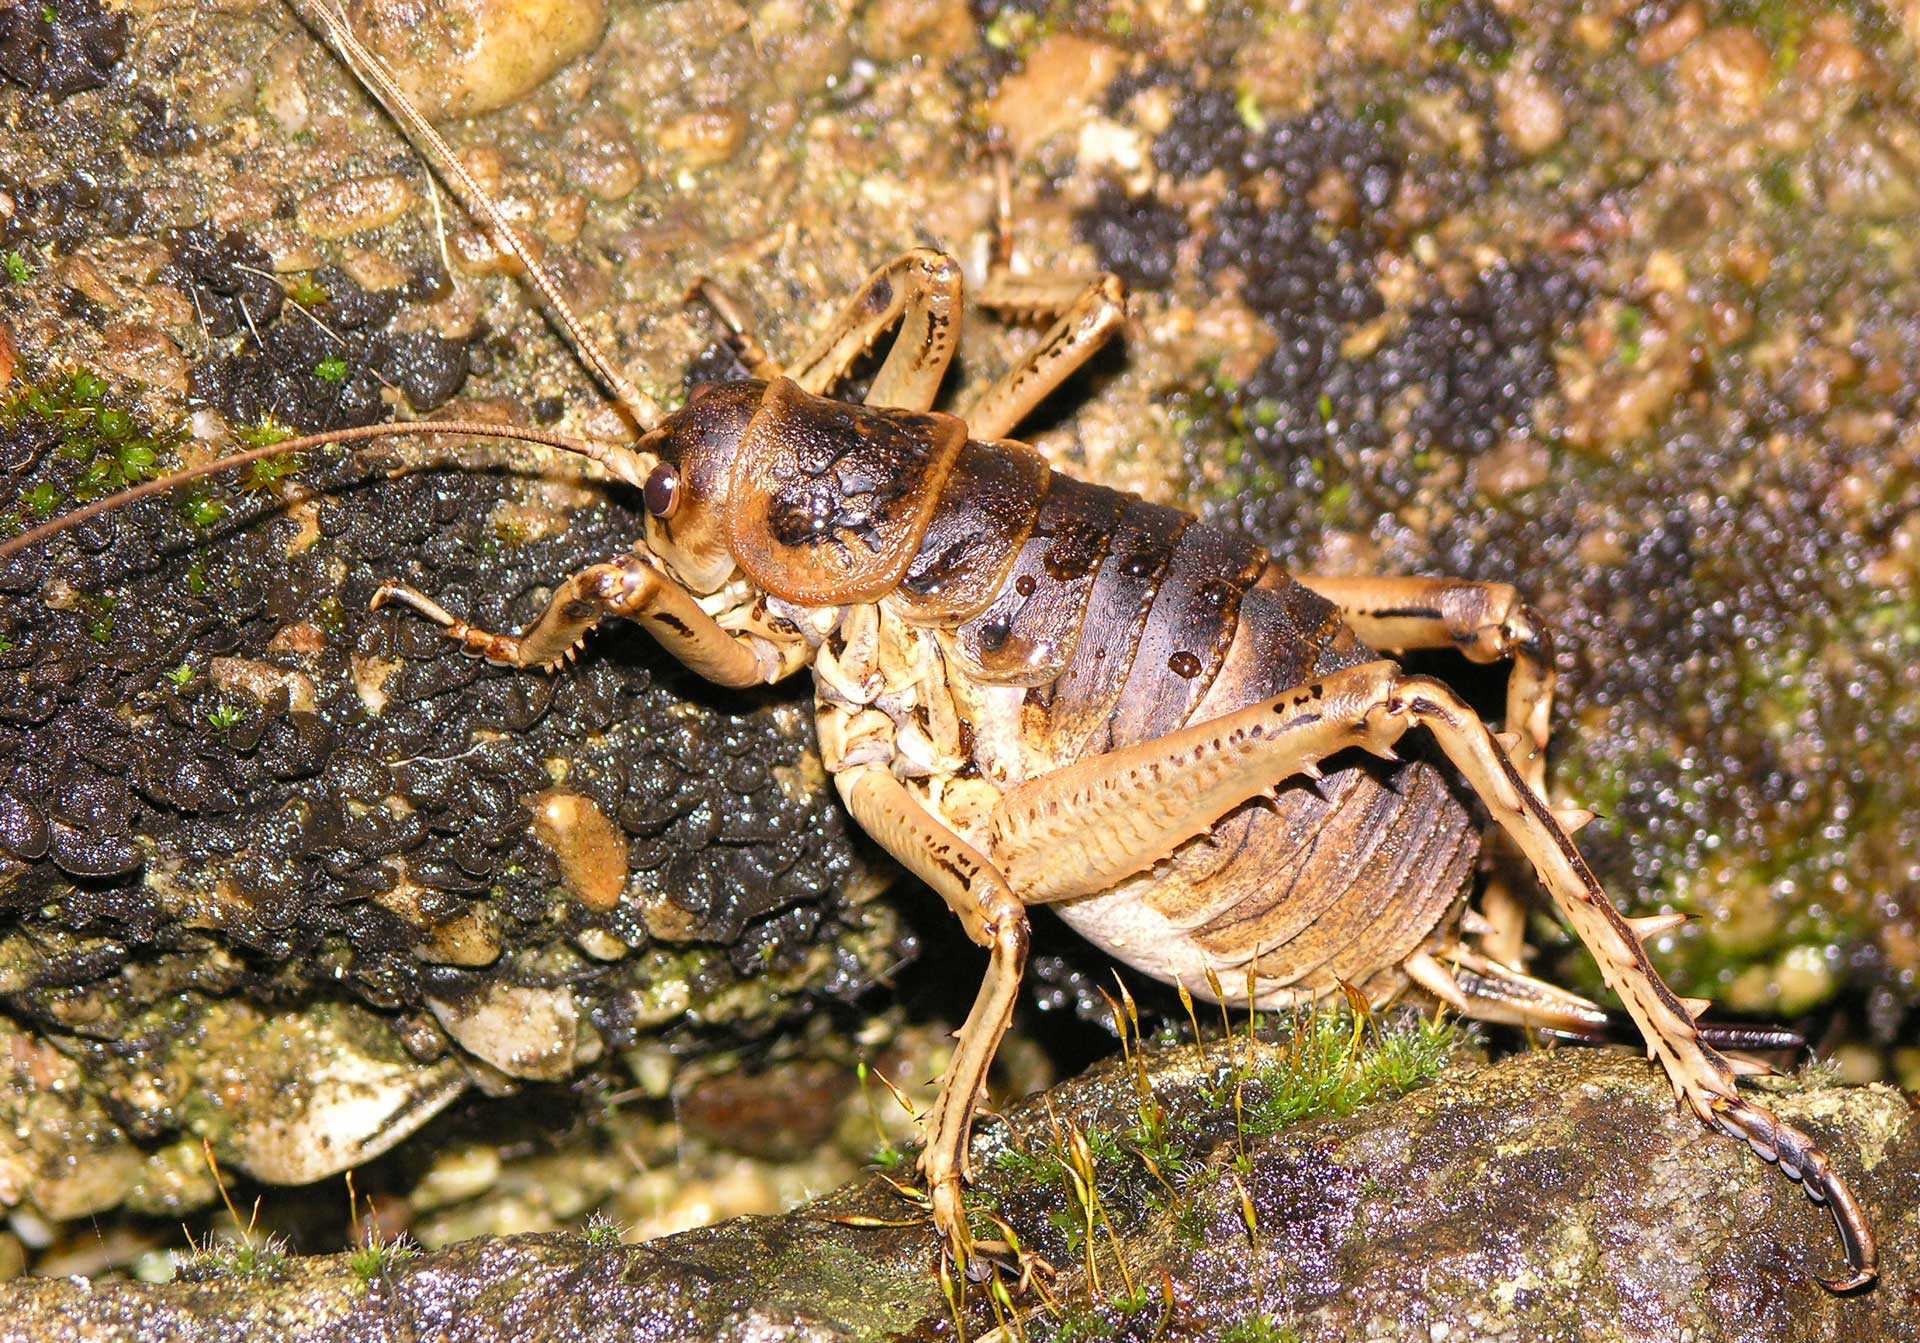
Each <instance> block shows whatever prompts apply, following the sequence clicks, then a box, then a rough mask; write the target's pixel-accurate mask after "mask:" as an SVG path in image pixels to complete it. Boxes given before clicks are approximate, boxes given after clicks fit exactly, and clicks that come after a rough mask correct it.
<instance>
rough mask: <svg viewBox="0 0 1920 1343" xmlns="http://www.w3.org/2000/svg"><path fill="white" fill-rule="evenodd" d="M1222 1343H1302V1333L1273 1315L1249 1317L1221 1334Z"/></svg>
mask: <svg viewBox="0 0 1920 1343" xmlns="http://www.w3.org/2000/svg"><path fill="white" fill-rule="evenodd" d="M1220 1343H1300V1331H1299V1330H1298V1329H1295V1328H1294V1327H1293V1326H1292V1325H1290V1324H1282V1323H1280V1321H1278V1320H1276V1319H1274V1318H1273V1316H1271V1315H1249V1316H1248V1317H1247V1318H1246V1319H1244V1320H1242V1321H1240V1323H1238V1324H1236V1325H1233V1326H1232V1327H1230V1328H1229V1329H1228V1330H1227V1331H1226V1332H1225V1333H1223V1334H1221V1335H1220Z"/></svg>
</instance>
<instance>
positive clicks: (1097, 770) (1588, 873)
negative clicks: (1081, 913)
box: [988, 662, 1878, 1290]
mask: <svg viewBox="0 0 1920 1343" xmlns="http://www.w3.org/2000/svg"><path fill="white" fill-rule="evenodd" d="M1414 728H1425V729H1426V730H1427V731H1428V732H1429V733H1430V734H1431V735H1432V737H1433V739H1434V740H1435V742H1436V743H1438V745H1439V746H1440V749H1441V750H1442V751H1443V752H1444V753H1445V754H1446V756H1447V758H1448V760H1449V761H1451V762H1452V764H1453V765H1454V767H1455V768H1456V769H1458V770H1459V771H1460V774H1461V775H1462V776H1463V777H1464V778H1465V780H1466V782H1467V784H1468V786H1469V787H1471V788H1472V789H1473V791H1474V793H1475V794H1476V795H1477V796H1478V797H1479V798H1480V800H1481V801H1482V802H1483V803H1484V804H1485V805H1486V807H1487V810H1488V811H1489V812H1490V813H1491V814H1492V816H1493V819H1494V821H1495V823H1496V824H1498V825H1499V826H1500V828H1501V830H1502V831H1503V832H1505V834H1506V835H1507V836H1508V838H1509V839H1511V840H1512V842H1513V843H1514V844H1515V845H1516V846H1517V847H1518V848H1519V849H1520V851H1521V852H1522V853H1523V854H1525V855H1526V857H1527V859H1528V860H1529V861H1530V862H1531V863H1532V865H1533V868H1534V871H1535V872H1536V873H1537V874H1538V875H1539V877H1540V880H1541V882H1542V884H1543V885H1544V886H1545V887H1546V889H1547V893H1548V894H1549V895H1550V896H1551V897H1552V898H1553V902H1554V904H1555V906H1556V907H1557V908H1558V909H1559V911H1560V914H1561V916H1562V917H1563V918H1564V919H1565V920H1566V921H1567V923H1568V924H1569V925H1570V926H1571V927H1572V929H1573V931H1574V933H1575V934H1576V935H1577V936H1578V937H1579V938H1580V940H1581V942H1582V943H1584V944H1585V946H1586V947H1587V950H1588V951H1589V952H1591V953H1592V955H1593V958H1594V961H1595V962H1596V964H1598V966H1599V968H1600V974H1601V977H1602V978H1603V979H1604V980H1605V981H1606V984H1607V987H1608V988H1609V989H1611V990H1612V991H1613V993H1614V994H1615V995H1616V996H1617V997H1618V998H1619V999H1620V1001H1621V1003H1622V1005H1623V1006H1624V1007H1625V1008H1626V1010H1627V1013H1628V1015H1629V1016H1631V1017H1632V1018H1633V1021H1634V1024H1635V1025H1636V1026H1637V1027H1638V1028H1639V1030H1640V1035H1641V1038H1642V1039H1643V1040H1644V1041H1645V1043H1646V1046H1647V1052H1648V1053H1649V1054H1650V1055H1652V1056H1653V1058H1654V1059H1655V1060H1657V1061H1658V1062H1659V1064H1660V1066H1661V1068H1662V1069H1663V1070H1664V1071H1665V1073H1666V1075H1667V1079H1668V1081H1669V1082H1670V1083H1671V1084H1672V1086H1673V1089H1674V1093H1675V1095H1676V1096H1678V1097H1679V1098H1680V1100H1681V1101H1682V1102H1683V1103H1684V1104H1685V1105H1686V1106H1687V1107H1688V1108H1689V1109H1691V1110H1692V1111H1693V1112H1694V1114H1695V1115H1697V1116H1698V1117H1699V1118H1700V1119H1701V1121H1702V1122H1704V1123H1706V1124H1708V1125H1710V1126H1712V1127H1713V1128H1716V1129H1718V1130H1720V1131H1721V1132H1723V1133H1727V1134H1729V1135H1732V1136H1735V1137H1739V1138H1743V1139H1745V1140H1746V1141H1748V1142H1749V1143H1751V1144H1752V1145H1753V1147H1754V1149H1755V1150H1756V1151H1758V1152H1759V1153H1760V1154H1761V1155H1762V1156H1763V1157H1765V1158H1767V1159H1768V1160H1770V1161H1778V1162H1779V1163H1780V1166H1781V1169H1782V1170H1784V1171H1785V1172H1786V1173H1787V1174H1788V1175H1790V1176H1791V1177H1793V1178H1794V1179H1796V1180H1800V1181H1803V1182H1804V1183H1805V1185H1806V1187H1807V1190H1808V1192H1809V1193H1810V1194H1811V1195H1812V1196H1813V1197H1814V1198H1816V1199H1819V1200H1822V1201H1824V1202H1826V1203H1828V1204H1829V1205H1830V1206H1831V1208H1832V1211H1833V1216H1834V1221H1835V1224H1836V1225H1837V1226H1838V1228H1839V1231H1840V1237H1841V1242H1842V1245H1843V1246H1844V1248H1845V1250H1846V1254H1847V1260H1848V1263H1849V1265H1850V1268H1851V1272H1850V1274H1849V1275H1848V1276H1847V1277H1846V1278H1844V1279H1842V1280H1841V1281H1839V1282H1836V1283H1832V1284H1830V1285H1831V1286H1833V1287H1835V1288H1836V1290H1844V1289H1846V1288H1850V1287H1855V1286H1859V1285H1861V1284H1863V1283H1866V1282H1869V1281H1871V1280H1872V1279H1873V1277H1874V1275H1875V1272H1876V1266H1877V1262H1878V1252H1877V1250H1876V1248H1875V1246H1874V1241H1873V1235H1872V1232H1871V1231H1870V1230H1869V1229H1868V1227H1867V1224H1866V1219H1865V1217H1864V1215H1863V1214H1862V1213H1861V1211H1860V1208H1859V1205H1858V1204H1857V1203H1856V1202H1855V1200H1854V1198H1853V1194H1852V1192H1851V1191H1850V1190H1849V1189H1848V1187H1847V1185H1846V1182H1845V1181H1844V1180H1842V1179H1841V1178H1840V1176H1839V1175H1838V1174H1837V1173H1836V1172H1835V1171H1834V1170H1833V1168H1832V1166H1831V1165H1830V1164H1829V1163H1828V1161H1827V1158H1826V1156H1825V1154H1824V1153H1822V1152H1821V1151H1820V1150H1819V1148H1818V1147H1817V1146H1816V1145H1815V1144H1814V1143H1813V1141H1812V1139H1810V1138H1808V1137H1807V1136H1806V1135H1805V1134H1804V1133H1801V1132H1799V1131H1798V1130H1796V1129H1794V1128H1792V1127H1791V1126H1789V1125H1787V1124H1785V1123H1783V1122H1782V1121H1781V1120H1780V1119H1779V1118H1778V1117H1777V1116H1775V1115H1774V1114H1772V1112H1770V1111H1769V1110H1767V1109H1766V1108H1765V1107H1764V1106H1761V1105H1758V1104H1755V1103H1754V1102H1752V1101H1749V1100H1747V1099H1746V1098H1745V1097H1744V1096H1742V1095H1741V1094H1740V1093H1739V1091H1738V1089H1737V1087H1736V1086H1735V1076H1736V1073H1735V1069H1734V1068H1733V1067H1731V1066H1730V1065H1729V1064H1728V1063H1727V1061H1726V1060H1725V1059H1723V1058H1722V1057H1721V1056H1720V1055H1719V1054H1718V1053H1716V1052H1715V1051H1714V1050H1713V1048H1712V1047H1711V1046H1710V1045H1709V1044H1708V1043H1707V1042H1706V1041H1705V1040H1704V1039H1702V1037H1701V1032H1700V1030H1699V1028H1698V1027H1697V1026H1696V1025H1695V1024H1694V1018H1695V1016H1697V1015H1698V1013H1699V1011H1700V1010H1701V1009H1703V1008H1704V1006H1705V1004H1704V1003H1695V1002H1688V1001H1682V1000H1681V999H1679V998H1677V997H1675V996H1674V994H1673V992H1672V991H1671V990H1670V989H1668V988H1667V986H1666V985H1665V984H1664V983H1663V982H1662V981H1661V979H1660V976H1659V973H1658V972H1657V971H1656V970H1655V969H1654V968H1653V965H1652V963H1651V962H1649V961H1648V959H1647V956H1646V951H1645V949H1644V948H1643V947H1642V945H1641V935H1640V933H1639V932H1638V931H1637V930H1636V929H1635V927H1634V925H1632V924H1631V923H1629V922H1628V921H1627V920H1626V919H1625V918H1623V917H1622V916H1621V915H1620V913H1619V911H1617V910H1616V909H1615V908H1614V907H1613V904H1612V902H1611V901H1609V900H1608V899H1607V895H1606V892H1605V891H1604V890H1602V889H1601V887H1600V884H1599V882H1598V881H1597V880H1596V879H1595V877H1594V875H1593V872H1592V870H1591V869H1589V868H1588V867H1587V864H1586V860H1585V859H1583V858H1582V857H1581V856H1580V852H1579V850H1578V849H1576V848H1575V847H1574V844H1573V840H1572V839H1571V837H1569V835H1568V834H1567V831H1566V829H1565V827H1564V826H1562V825H1561V824H1560V822H1559V821H1558V820H1557V819H1556V818H1555V816H1554V813H1553V810H1552V809H1551V808H1550V807H1549V806H1548V805H1547V803H1546V801H1545V800H1544V799H1542V798H1541V797H1540V796H1539V794H1537V793H1535V792H1534V791H1533V789H1531V788H1529V787H1528V786H1527V782H1526V779H1525V778H1524V777H1523V776H1522V775H1521V773H1520V770H1519V768H1518V766H1516V765H1515V764H1514V762H1513V761H1512V759H1511V758H1510V757H1509V756H1508V754H1507V750H1506V748H1505V747H1504V746H1503V745H1502V743H1501V742H1500V741H1499V739H1498V738H1496V737H1495V735H1494V733H1493V731H1492V730H1491V729H1490V728H1488V727H1487V725H1486V724H1485V723H1483V722H1481V721H1480V719H1479V717H1478V716H1477V715H1476V714H1475V713H1474V712H1473V710H1472V709H1471V708H1469V707H1468V706H1467V704H1466V703H1465V702H1463V701H1462V700H1461V699H1460V698H1459V696H1457V695H1455V694H1454V693H1453V692H1452V691H1451V690H1449V689H1448V688H1447V687H1446V686H1444V685H1442V684H1440V683H1439V682H1438V681H1434V680H1431V679H1428V678H1426V677H1412V676H1408V675H1406V674H1405V673H1404V672H1402V671H1401V670H1400V668H1399V667H1397V666H1395V665H1394V664H1393V663H1391V662H1373V663H1368V664H1365V665H1364V666H1360V667H1355V668H1352V669H1350V670H1347V671H1343V672H1338V673H1335V674H1334V675H1332V676H1328V677H1326V678H1324V679H1322V680H1320V681H1315V682H1310V683H1308V684H1306V685H1302V686H1297V687H1295V688H1293V689H1291V690H1287V691H1285V692H1283V693H1282V694H1280V695H1278V696H1275V697H1274V698H1272V699H1269V700H1266V701H1264V702H1262V703H1259V704H1254V705H1251V706H1249V707H1247V708H1245V709H1240V710H1237V711H1235V712H1233V713H1230V714H1226V715H1223V716H1222V717H1220V718H1218V719H1215V720H1213V721H1211V722H1205V723H1197V724H1194V725H1192V726H1189V727H1186V728H1182V729H1181V730H1179V731H1177V732H1173V733H1169V734H1168V735H1166V736H1164V737H1161V738H1158V739H1156V740H1153V741H1148V742H1142V743H1140V744H1139V745H1136V746H1129V747H1123V748H1121V749H1119V750H1115V751H1110V752H1107V753H1105V754H1103V755H1100V756H1096V757H1094V758H1092V759H1089V760H1083V761H1080V762H1078V763H1077V764H1073V765H1069V766H1067V767H1065V768H1063V769H1059V770H1056V771H1054V772H1052V773H1050V774H1045V775H1041V776H1040V777H1038V778H1035V779H1031V780H1029V781H1027V782H1026V783H1023V784H1020V785H1019V786H1017V787H1015V788H1013V789H1011V790H1009V791H1008V792H1007V793H1005V794H1004V795H1003V796H1002V797H1001V799H1000V801H999V803H998V804H997V806H996V807H995V809H994V812H993V815H992V817H991V821H990V833H991V843H990V845H989V848H988V852H989V854H990V855H991V857H992V859H993V861H994V862H995V864H996V865H997V866H998V868H999V870H1000V871H1001V872H1002V873H1004V874H1005V876H1006V878H1007V880H1008V881H1009V882H1010V883H1011V885H1012V886H1013V889H1015V890H1017V891H1019V892H1020V893H1021V897H1022V898H1023V899H1025V900H1027V901H1028V902H1030V903H1031V902H1035V901H1039V900H1061V899H1070V898H1073V897H1074V896H1076V895H1085V894H1090V893H1092V892H1095V891H1101V890H1105V889H1107V888H1109V887H1111V886H1112V885H1114V884H1115V883H1116V882H1118V881H1120V880H1122V879H1123V878H1125V877H1127V876H1130V875H1132V874H1133V873H1135V872H1138V871H1140V870H1141V869H1143V868H1145V867H1147V866H1148V865H1150V864H1152V863H1154V862H1157V861H1159V860H1160V859H1161V858H1163V857H1164V856H1166V854H1168V853H1169V852H1171V851H1172V849H1173V848H1174V847H1176V846H1177V845H1178V844H1180V843H1183V842H1184V841H1185V840H1187V839H1189V838H1191V837H1193V836H1195V835H1199V834H1202V833H1205V832H1206V830H1207V829H1208V827H1209V826H1211V825H1212V824H1213V823H1214V822H1215V821H1217V820H1218V819H1219V818H1220V817H1221V816H1223V815H1225V814H1226V813H1227V812H1228V811H1230V810H1232V809H1233V808H1234V807H1236V806H1239V805H1240V804H1241V803H1243V802H1245V801H1246V800H1247V799H1248V798H1250V797H1254V796H1256V795H1258V794H1260V793H1262V792H1264V791H1266V790H1268V789H1270V788H1272V787H1274V786H1275V785H1276V784H1278V783H1280V782H1281V781H1283V780H1285V779H1287V778H1289V777H1292V776H1294V775H1301V774H1304V775H1307V776H1309V777H1311V776H1312V775H1313V774H1315V773H1316V772H1317V770H1318V764H1319V762H1320V761H1322V760H1324V759H1326V758H1328V757H1329V756H1332V755H1334V754H1337V753H1338V752H1340V751H1341V750H1345V749H1350V748H1352V747H1356V746H1357V747H1361V748H1363V749H1366V750H1369V751H1372V752H1373V753H1375V754H1377V755H1382V756H1386V757H1388V758H1393V747H1394V744H1395V743H1396V742H1397V741H1398V740H1399V739H1400V738H1401V737H1402V736H1404V735H1405V734H1406V733H1407V732H1408V731H1410V730H1411V729H1414ZM1406 969H1407V971H1408V973H1409V974H1416V975H1420V976H1424V977H1425V978H1424V979H1423V982H1425V980H1428V979H1431V980H1436V982H1440V983H1441V984H1442V985H1443V989H1441V990H1436V991H1444V985H1445V981H1444V980H1442V979H1440V976H1444V974H1445V970H1444V967H1442V966H1440V965H1439V964H1438V962H1437V961H1433V960H1432V958H1431V957H1429V958H1428V959H1427V961H1419V960H1410V961H1409V962H1407V964H1406ZM1436 972H1438V974H1436ZM1457 993H1459V989H1458V987H1457V985H1455V986H1453V988H1452V993H1450V994H1447V995H1446V996H1449V997H1451V996H1452V994H1457Z"/></svg>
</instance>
